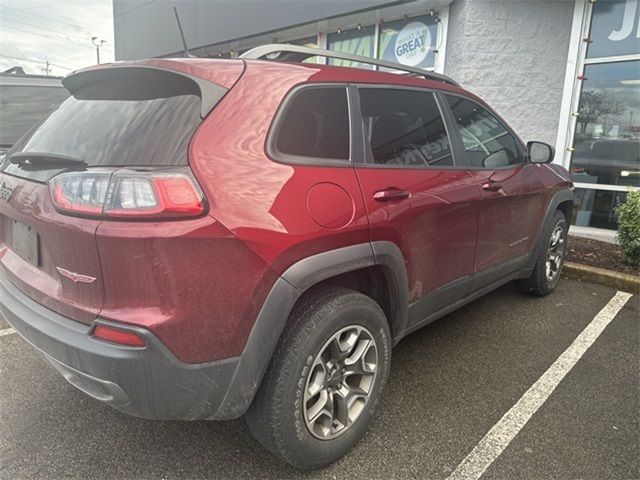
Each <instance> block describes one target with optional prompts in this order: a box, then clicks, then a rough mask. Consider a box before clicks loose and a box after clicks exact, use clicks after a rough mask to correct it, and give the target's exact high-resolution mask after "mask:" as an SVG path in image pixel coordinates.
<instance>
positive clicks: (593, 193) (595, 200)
mask: <svg viewBox="0 0 640 480" xmlns="http://www.w3.org/2000/svg"><path fill="white" fill-rule="evenodd" d="M626 198H627V192H612V191H609V190H593V189H587V188H576V193H575V204H574V207H573V218H572V219H571V220H572V221H571V223H572V224H573V225H577V226H580V227H597V228H607V229H611V230H615V229H617V228H618V219H617V217H616V215H615V212H614V209H615V207H617V206H618V205H619V204H620V203H622V202H624V201H625V200H626Z"/></svg>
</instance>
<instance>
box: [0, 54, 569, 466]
mask: <svg viewBox="0 0 640 480" xmlns="http://www.w3.org/2000/svg"><path fill="white" fill-rule="evenodd" d="M274 54H279V55H280V56H276V57H275V60H261V58H263V57H265V56H266V55H269V56H271V57H272V58H273V55H274ZM315 55H322V56H326V57H336V58H341V59H346V60H353V61H356V62H359V63H365V62H366V63H370V64H371V63H373V64H376V65H377V66H378V67H384V68H385V69H394V70H396V71H398V70H401V71H405V72H407V71H408V73H409V75H401V74H398V73H397V72H395V73H394V72H391V71H374V70H365V69H360V68H348V67H336V66H328V65H320V64H313V63H302V62H301V60H303V59H305V58H309V57H312V56H315ZM63 84H64V86H65V87H66V89H67V90H68V91H69V93H70V97H69V98H68V99H67V100H66V101H65V102H64V103H62V105H60V107H59V108H58V109H56V110H55V111H53V112H52V113H51V114H50V115H49V116H47V117H46V118H44V119H43V120H42V121H41V122H40V123H38V124H37V125H35V126H34V127H33V128H32V129H31V130H30V131H29V132H28V133H27V134H25V136H23V137H22V138H21V139H20V141H18V142H17V143H16V144H15V145H14V146H13V148H12V149H11V150H9V151H8V152H7V155H6V157H5V158H4V160H3V161H2V163H1V165H0V193H1V195H0V264H1V267H0V306H1V310H2V313H3V314H4V316H5V317H6V318H7V320H8V321H9V323H11V325H12V326H13V327H14V328H15V329H16V330H17V331H18V332H19V333H20V334H21V335H22V336H23V337H24V338H25V339H26V340H27V341H28V342H29V343H30V344H32V345H33V346H34V347H35V348H36V349H37V350H38V351H39V352H40V353H41V354H42V356H43V357H44V359H45V360H46V361H47V362H48V363H49V364H51V365H52V366H53V368H55V369H56V370H57V371H58V372H59V373H60V374H61V375H62V376H63V377H64V378H65V379H66V380H67V381H68V382H70V383H71V384H72V385H74V386H75V387H77V388H79V389H80V390H82V391H83V392H85V393H87V394H88V395H90V396H92V397H94V398H96V399H98V400H100V401H103V402H105V403H108V404H109V405H112V406H113V407H115V408H117V409H119V410H121V411H123V412H125V413H128V414H131V415H136V416H140V417H145V418H154V419H182V420H196V419H211V420H224V419H233V418H238V417H240V416H242V415H244V414H246V419H247V422H248V424H249V427H250V429H251V431H252V432H253V434H254V435H255V436H256V437H257V438H258V439H259V441H260V442H261V443H262V444H263V445H264V446H265V447H266V448H267V449H269V450H270V451H271V452H273V453H274V454H275V455H277V456H279V457H281V458H283V459H284V460H286V461H287V462H289V463H291V464H293V465H295V466H297V467H299V468H302V469H312V468H318V467H321V466H323V465H326V464H327V463H329V462H332V461H333V460H335V459H337V458H338V457H340V456H341V455H343V454H344V453H346V452H347V451H348V450H349V449H350V448H351V447H352V446H353V445H354V443H355V442H356V441H357V440H358V439H360V438H361V437H362V436H363V434H364V433H365V431H366V429H367V426H368V425H369V422H370V421H371V418H372V416H373V414H374V411H375V409H376V406H377V404H378V402H379V400H380V397H381V394H382V390H383V387H384V385H385V382H386V381H387V377H388V375H389V367H390V359H391V348H392V347H393V346H394V345H395V344H397V343H398V342H399V341H400V339H402V338H403V337H404V336H406V335H407V334H409V333H411V332H412V331H414V330H416V329H418V328H420V327H422V326H424V325H426V324H428V323H429V322H432V321H433V320H435V319H437V318H439V317H442V316H443V315H445V314H447V313H448V312H451V311H453V310H455V309H457V308H459V307H460V306H462V305H464V304H466V303H468V302H470V301H472V300H474V299H476V298H478V297H480V296H481V295H484V294H485V293H487V292H489V291H491V290H493V289H495V288H496V287H499V286H500V285H503V284H505V283H506V282H509V281H511V280H517V282H518V285H519V286H520V288H521V289H522V290H523V291H526V292H530V293H532V294H534V295H546V294H548V293H549V292H551V291H552V290H553V289H554V287H555V286H556V284H557V283H558V280H559V278H560V271H561V268H562V263H563V257H564V252H565V245H566V243H565V240H566V235H567V225H568V222H567V220H568V218H569V215H570V213H571V211H572V205H573V192H572V184H571V182H570V180H569V175H568V173H567V171H566V170H564V169H563V168H562V167H560V166H558V165H553V164H550V162H551V160H552V159H553V148H552V147H550V146H548V145H547V144H544V143H540V142H529V143H528V144H526V145H525V144H523V143H522V141H521V140H520V139H519V138H518V136H517V135H516V134H515V133H514V132H513V130H511V129H510V128H509V126H508V125H507V124H506V123H505V122H504V121H503V120H502V119H501V118H500V117H499V116H498V115H497V114H496V113H495V112H494V111H493V110H492V109H491V108H490V107H488V106H487V105H486V104H485V103H484V102H483V101H482V100H480V99H479V98H477V97H476V96H474V95H472V94H471V93H469V92H467V91H465V90H463V89H462V88H460V87H459V86H458V85H457V84H456V83H455V82H454V81H452V80H451V79H449V78H447V77H444V76H441V75H438V74H435V73H430V72H425V71H423V70H419V69H412V68H410V67H405V66H401V65H397V64H393V63H389V62H385V61H378V60H373V59H367V58H362V57H356V56H353V55H348V54H337V53H335V52H328V51H321V50H314V49H307V48H304V47H295V46H288V45H271V46H265V47H258V48H257V49H254V50H252V51H249V52H248V53H246V54H245V55H244V56H243V57H242V58H240V59H236V60H210V59H195V58H190V59H154V60H145V61H136V62H120V63H114V64H108V65H99V66H95V67H91V68H88V69H84V70H80V71H78V72H74V73H72V74H70V75H69V76H67V77H66V78H65V79H64V80H63Z"/></svg>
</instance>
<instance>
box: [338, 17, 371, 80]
mask: <svg viewBox="0 0 640 480" xmlns="http://www.w3.org/2000/svg"><path fill="white" fill-rule="evenodd" d="M374 41H375V26H374V25H368V26H366V27H361V28H360V29H357V28H355V29H353V30H347V31H345V32H340V33H330V34H329V35H327V49H328V50H333V51H334V52H343V53H352V54H355V55H362V56H363V57H371V58H373V47H374ZM329 65H339V66H342V67H358V68H367V69H370V70H371V69H373V66H372V65H368V64H363V63H357V62H351V61H348V60H338V59H334V58H331V59H329Z"/></svg>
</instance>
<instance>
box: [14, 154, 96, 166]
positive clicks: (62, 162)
mask: <svg viewBox="0 0 640 480" xmlns="http://www.w3.org/2000/svg"><path fill="white" fill-rule="evenodd" d="M9 161H10V162H11V163H13V164H14V165H19V166H21V167H29V166H33V167H49V166H51V167H59V166H67V165H68V166H81V167H86V166H87V162H85V161H84V160H81V159H79V158H74V157H69V156H67V155H57V154H55V153H42V152H16V153H13V154H11V155H10V156H9Z"/></svg>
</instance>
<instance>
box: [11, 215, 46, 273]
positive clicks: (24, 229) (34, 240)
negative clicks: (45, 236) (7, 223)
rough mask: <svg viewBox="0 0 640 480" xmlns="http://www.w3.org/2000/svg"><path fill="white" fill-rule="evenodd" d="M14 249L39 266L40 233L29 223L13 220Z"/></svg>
mask: <svg viewBox="0 0 640 480" xmlns="http://www.w3.org/2000/svg"><path fill="white" fill-rule="evenodd" d="M12 249H13V251H14V252H15V253H16V254H18V255H19V256H20V257H22V258H23V259H25V260H26V261H27V262H29V263H30V264H32V265H35V266H36V267H37V266H38V261H39V252H38V234H37V233H36V231H35V230H34V229H33V228H32V227H30V226H29V225H25V224H24V223H21V222H18V221H17V220H14V221H13V242H12Z"/></svg>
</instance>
